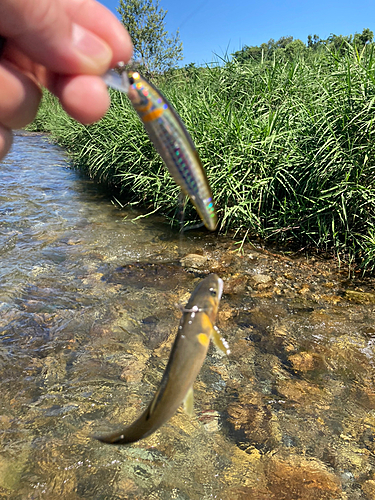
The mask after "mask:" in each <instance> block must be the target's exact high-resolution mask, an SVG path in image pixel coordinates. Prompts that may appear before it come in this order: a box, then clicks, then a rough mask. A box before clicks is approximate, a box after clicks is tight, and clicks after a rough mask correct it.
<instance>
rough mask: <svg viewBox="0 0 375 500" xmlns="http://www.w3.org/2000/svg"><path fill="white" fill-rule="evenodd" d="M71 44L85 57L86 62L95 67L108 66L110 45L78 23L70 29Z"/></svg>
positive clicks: (110, 56) (110, 55)
mask: <svg viewBox="0 0 375 500" xmlns="http://www.w3.org/2000/svg"><path fill="white" fill-rule="evenodd" d="M72 41H73V46H74V47H75V48H76V50H77V51H78V52H79V53H80V55H81V57H82V56H83V57H84V58H85V59H86V61H85V62H86V64H89V65H90V66H93V67H95V68H98V67H99V68H101V66H108V64H110V62H111V59H112V51H111V49H110V47H109V46H108V45H107V44H106V43H105V42H103V40H101V39H100V38H98V37H97V36H96V35H94V34H93V33H91V32H90V31H87V30H86V29H85V28H82V26H79V25H78V24H74V25H73V29H72Z"/></svg>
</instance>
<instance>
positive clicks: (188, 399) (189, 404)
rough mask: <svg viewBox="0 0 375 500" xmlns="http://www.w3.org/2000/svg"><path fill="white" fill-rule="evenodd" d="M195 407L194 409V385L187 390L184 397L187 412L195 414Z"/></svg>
mask: <svg viewBox="0 0 375 500" xmlns="http://www.w3.org/2000/svg"><path fill="white" fill-rule="evenodd" d="M193 409H194V391H193V386H191V387H190V388H189V390H188V391H187V394H186V396H185V399H184V410H185V413H187V414H188V415H189V417H191V416H192V414H193Z"/></svg>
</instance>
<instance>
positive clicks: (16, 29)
mask: <svg viewBox="0 0 375 500" xmlns="http://www.w3.org/2000/svg"><path fill="white" fill-rule="evenodd" d="M0 35H1V36H4V37H6V39H7V40H6V45H5V48H4V51H3V55H2V57H1V59H0V159H1V158H2V157H4V156H5V154H6V153H7V152H8V150H9V148H10V146H11V143H12V133H11V129H16V128H21V127H24V126H25V125H27V124H28V123H30V122H31V121H32V120H33V119H34V117H35V115H36V112H37V110H38V106H39V102H40V99H41V90H40V85H43V86H45V87H47V88H48V89H49V90H50V91H51V92H53V93H54V94H55V95H56V96H57V97H58V98H59V99H60V101H61V104H62V106H63V107H64V109H65V110H66V111H67V112H68V113H69V114H70V115H71V116H72V117H73V118H75V119H76V120H79V121H81V122H82V123H92V122H94V121H97V120H99V119H100V118H101V117H102V116H103V115H104V113H105V112H106V111H107V109H108V106H109V95H108V91H107V87H106V85H105V83H104V82H103V80H102V79H101V78H100V75H102V74H103V73H105V72H106V70H107V69H108V68H109V67H111V66H114V65H115V64H116V63H118V62H119V61H124V62H128V60H129V59H130V57H131V54H132V45H131V40H130V37H129V35H128V33H127V32H126V30H125V28H124V27H123V25H122V24H121V23H120V21H118V20H117V19H116V17H115V16H114V15H113V14H112V13H111V12H109V11H108V10H107V9H106V8H105V7H104V6H103V5H101V4H100V3H98V2H96V1H95V0H37V1H35V0H0Z"/></svg>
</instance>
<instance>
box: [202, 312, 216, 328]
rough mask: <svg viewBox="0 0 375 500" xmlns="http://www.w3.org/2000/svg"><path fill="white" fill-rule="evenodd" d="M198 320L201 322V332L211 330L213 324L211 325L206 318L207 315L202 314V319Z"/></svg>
mask: <svg viewBox="0 0 375 500" xmlns="http://www.w3.org/2000/svg"><path fill="white" fill-rule="evenodd" d="M200 320H201V328H202V330H205V331H207V332H210V331H211V330H212V328H213V324H212V321H211V320H210V318H209V317H208V316H207V314H203V315H202V317H201V318H200Z"/></svg>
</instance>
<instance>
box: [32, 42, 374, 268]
mask: <svg viewBox="0 0 375 500" xmlns="http://www.w3.org/2000/svg"><path fill="white" fill-rule="evenodd" d="M373 62H374V55H373V51H372V50H367V51H366V50H365V51H364V52H363V53H362V54H358V53H355V52H354V51H353V52H351V53H350V52H348V53H346V55H344V56H338V55H337V54H332V53H330V52H328V51H326V50H324V51H321V52H319V53H309V52H307V53H306V54H305V55H299V56H297V57H296V58H295V59H293V60H290V59H274V60H272V61H265V62H263V63H256V62H253V63H249V64H247V65H241V64H238V63H227V64H226V65H224V66H223V67H220V68H219V67H216V68H205V69H198V68H193V70H190V71H185V70H180V71H177V72H175V73H173V74H171V75H169V76H168V78H166V79H165V81H158V82H157V84H158V85H159V86H160V87H161V89H162V90H163V92H164V93H165V94H166V96H167V97H168V99H169V100H170V101H171V102H172V104H173V105H174V106H175V108H176V110H177V111H178V113H179V114H180V116H181V118H182V120H183V122H184V123H185V124H186V127H187V129H188V130H189V132H190V134H191V135H192V138H193V140H194V142H195V143H196V145H197V149H198V151H199V154H200V156H201V158H202V162H203V164H204V166H205V167H206V169H207V173H208V177H209V181H210V184H211V186H212V190H213V194H214V198H215V201H216V204H217V210H218V214H219V219H220V223H219V230H220V232H222V233H226V232H228V231H234V234H235V235H236V237H237V239H242V238H243V237H244V236H245V235H248V236H251V237H255V236H256V237H259V238H261V239H263V240H266V241H269V242H276V243H280V244H282V245H286V246H288V245H290V246H292V247H293V248H299V249H301V248H307V249H311V248H316V249H317V250H319V251H328V252H330V253H331V254H335V255H336V256H338V257H339V259H341V260H344V261H346V262H347V263H350V262H353V261H356V262H357V263H359V265H360V266H361V267H362V268H363V269H366V270H368V271H372V270H373V269H374V268H375V228H374V225H373V218H374V214H375V186H374V156H375V155H374V153H375V141H374V140H373V136H374V125H373V109H374V99H375V83H374V75H373ZM111 96H112V106H111V109H110V110H109V112H108V113H107V115H106V116H105V117H104V118H103V120H101V121H100V122H99V123H97V124H94V125H92V126H89V127H85V126H82V125H80V124H78V123H76V122H75V121H73V120H72V119H70V118H69V117H67V115H66V114H65V113H64V112H63V111H62V110H61V108H60V107H59V106H58V104H57V102H56V100H55V99H54V98H53V97H52V96H51V95H49V94H46V95H45V98H44V100H43V104H42V106H41V109H40V112H39V115H38V117H37V119H36V120H35V122H34V124H33V130H42V131H45V132H49V133H51V134H52V137H53V139H54V140H56V141H57V142H58V143H59V144H61V145H62V146H64V147H65V148H66V149H67V151H68V152H69V154H70V155H71V157H72V159H73V162H74V164H75V165H76V166H77V167H78V168H81V169H83V170H84V171H85V172H87V173H88V174H89V176H90V177H92V178H94V179H96V180H97V181H99V182H104V183H108V184H110V185H113V186H116V188H119V189H120V190H121V192H122V195H123V196H124V197H125V198H126V200H127V202H128V203H130V204H137V205H141V206H143V207H145V208H146V209H148V210H149V211H150V212H151V211H159V213H162V214H163V215H165V216H166V217H168V218H170V219H171V220H172V221H175V222H178V219H179V212H180V210H179V206H178V188H177V187H176V185H175V184H174V182H173V180H172V179H171V178H170V176H169V174H168V172H167V171H166V169H165V168H164V166H163V163H162V161H161V159H160V157H159V156H158V155H157V154H156V152H155V151H154V149H153V147H152V145H151V143H150V142H149V140H148V137H147V135H146V133H145V131H144V129H143V126H142V124H141V123H140V121H139V119H138V117H137V116H136V114H135V113H134V111H133V110H132V108H131V106H130V104H129V102H128V99H127V97H126V96H125V95H123V94H121V93H119V92H112V91H111ZM185 218H186V220H188V221H191V222H194V220H195V219H196V213H195V211H194V209H193V208H192V207H191V206H190V204H187V210H186V216H185Z"/></svg>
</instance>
